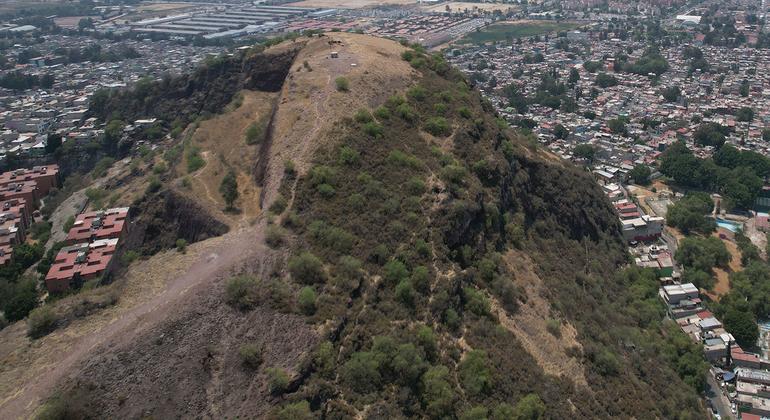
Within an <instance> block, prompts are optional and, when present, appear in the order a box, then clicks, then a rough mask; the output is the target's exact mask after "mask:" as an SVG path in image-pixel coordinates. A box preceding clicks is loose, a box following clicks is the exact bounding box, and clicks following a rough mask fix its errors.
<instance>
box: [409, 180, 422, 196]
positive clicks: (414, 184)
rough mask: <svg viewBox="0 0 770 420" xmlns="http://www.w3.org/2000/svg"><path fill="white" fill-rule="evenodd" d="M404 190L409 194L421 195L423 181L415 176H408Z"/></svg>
mask: <svg viewBox="0 0 770 420" xmlns="http://www.w3.org/2000/svg"><path fill="white" fill-rule="evenodd" d="M406 191H407V192H408V193H409V194H411V195H418V196H419V195H422V194H424V193H425V182H423V180H422V179H421V178H419V177H416V176H415V177H412V178H409V181H407V182H406Z"/></svg>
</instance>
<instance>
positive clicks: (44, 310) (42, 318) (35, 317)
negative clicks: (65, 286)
mask: <svg viewBox="0 0 770 420" xmlns="http://www.w3.org/2000/svg"><path fill="white" fill-rule="evenodd" d="M58 321H59V318H58V316H57V315H56V312H54V310H53V308H51V307H50V306H48V305H43V306H41V307H39V308H35V309H34V310H32V312H30V313H29V319H28V321H27V335H29V336H30V337H32V338H40V337H42V336H44V335H46V334H48V333H50V332H52V331H53V330H55V329H56V326H57V323H58Z"/></svg>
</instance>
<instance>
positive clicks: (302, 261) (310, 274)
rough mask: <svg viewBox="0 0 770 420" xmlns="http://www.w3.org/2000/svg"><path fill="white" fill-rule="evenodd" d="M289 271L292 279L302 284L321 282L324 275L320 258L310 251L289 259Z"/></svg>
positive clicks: (324, 277)
mask: <svg viewBox="0 0 770 420" xmlns="http://www.w3.org/2000/svg"><path fill="white" fill-rule="evenodd" d="M289 272H290V273H291V276H292V278H293V279H294V280H296V281H298V282H300V283H303V284H315V283H323V282H324V280H325V279H326V276H325V274H324V271H323V263H322V262H321V260H320V259H319V258H318V257H316V256H315V255H313V254H311V253H310V252H303V253H301V254H299V255H297V256H294V257H291V258H290V259H289Z"/></svg>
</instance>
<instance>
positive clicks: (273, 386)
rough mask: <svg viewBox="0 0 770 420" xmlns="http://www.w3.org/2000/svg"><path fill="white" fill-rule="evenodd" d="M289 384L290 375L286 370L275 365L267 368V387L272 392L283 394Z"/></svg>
mask: <svg viewBox="0 0 770 420" xmlns="http://www.w3.org/2000/svg"><path fill="white" fill-rule="evenodd" d="M288 386H289V375H288V374H287V373H286V371H284V370H283V369H281V368H275V367H273V368H269V369H267V389H268V390H269V391H270V393H271V394H274V395H278V394H283V393H284V392H286V388H288Z"/></svg>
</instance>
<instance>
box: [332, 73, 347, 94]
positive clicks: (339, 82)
mask: <svg viewBox="0 0 770 420" xmlns="http://www.w3.org/2000/svg"><path fill="white" fill-rule="evenodd" d="M334 85H335V86H337V90H338V91H340V92H347V91H349V90H350V82H349V81H348V79H347V78H345V77H342V76H340V77H338V78H336V79H334Z"/></svg>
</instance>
